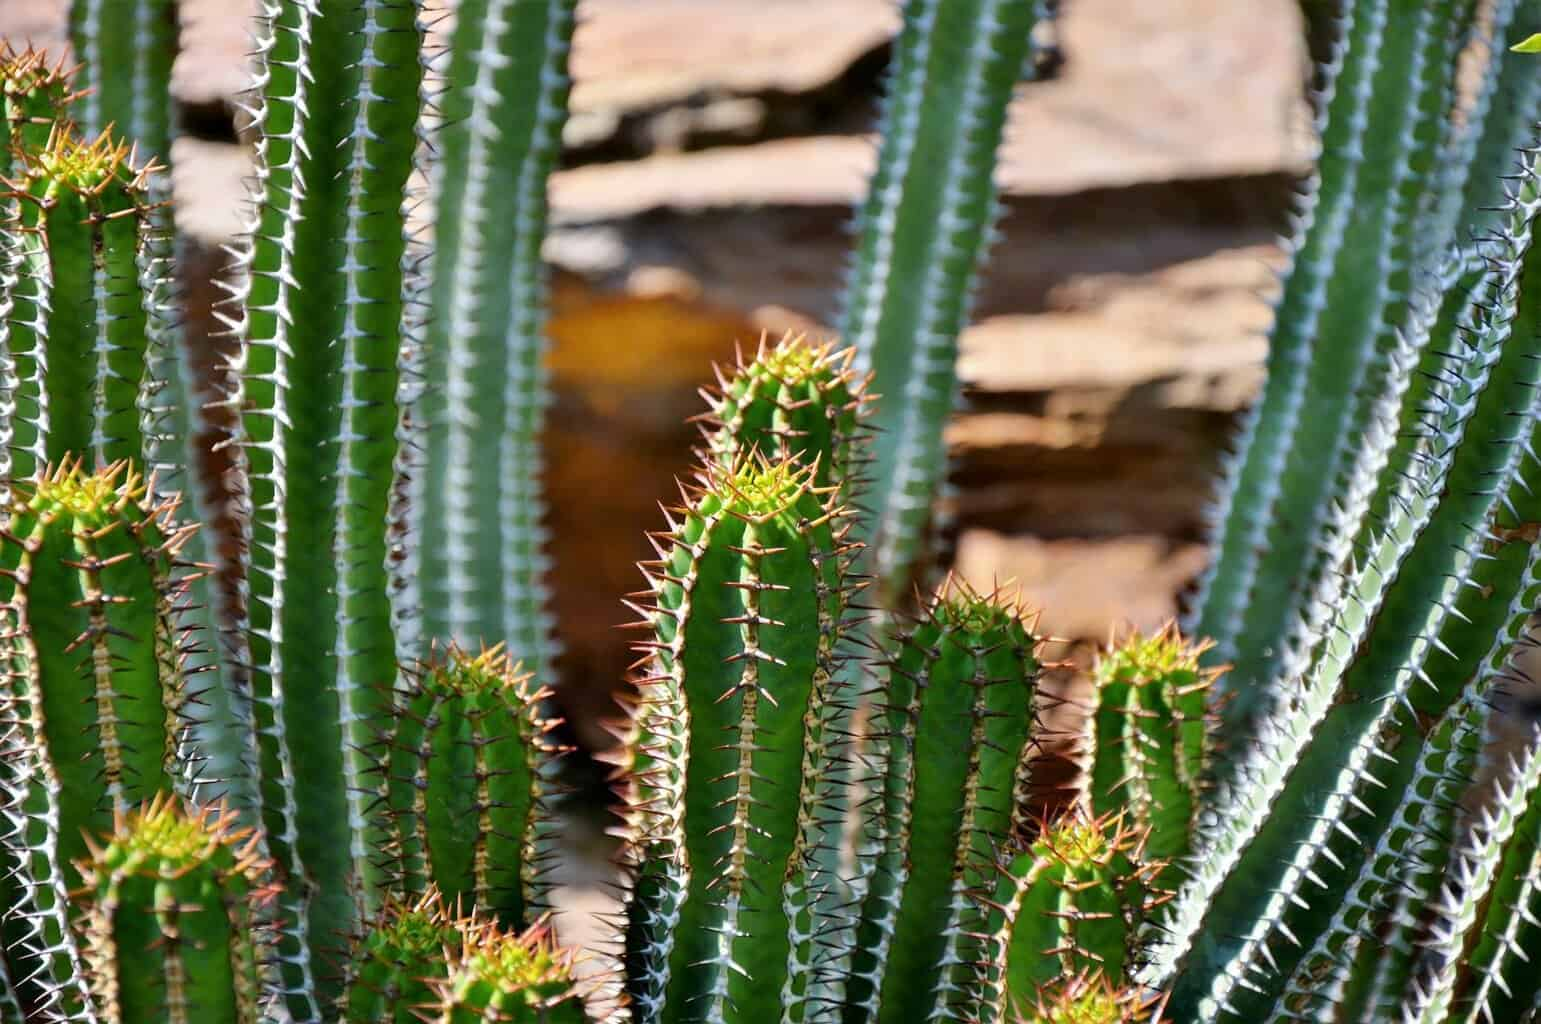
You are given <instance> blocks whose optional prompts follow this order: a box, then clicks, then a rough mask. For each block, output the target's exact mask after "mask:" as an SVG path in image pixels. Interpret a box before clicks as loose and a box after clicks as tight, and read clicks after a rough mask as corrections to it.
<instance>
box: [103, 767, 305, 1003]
mask: <svg viewBox="0 0 1541 1024" xmlns="http://www.w3.org/2000/svg"><path fill="white" fill-rule="evenodd" d="M115 817H116V821H115V822H114V825H113V830H112V833H111V835H110V837H108V838H107V840H106V842H105V844H104V845H101V846H97V845H95V844H92V845H91V850H90V858H89V860H86V861H83V862H81V863H80V864H79V865H78V870H79V873H80V877H81V879H82V880H83V883H84V884H83V892H82V893H81V894H80V896H79V897H77V903H78V908H77V920H76V922H75V926H76V929H77V931H78V933H79V934H80V936H81V942H82V945H83V947H84V957H85V962H86V972H87V974H86V977H87V980H88V985H89V987H90V989H91V994H92V997H93V998H94V1000H95V1002H96V1005H97V1007H98V1009H99V1012H100V1013H101V1015H102V1018H103V1019H104V1020H111V1021H115V1022H121V1024H192V1022H194V1021H219V1022H229V1024H259V1022H260V1021H264V1020H270V1019H272V1018H271V1016H270V1015H271V1013H272V1002H273V997H274V995H275V992H274V989H273V987H272V984H271V981H270V972H271V969H272V966H273V964H272V935H271V922H270V921H269V918H268V913H269V909H270V908H269V904H270V903H271V899H272V896H273V895H274V888H273V887H272V885H271V884H270V883H269V882H268V880H267V868H268V864H267V862H266V861H265V860H264V859H263V858H262V857H261V856H260V855H259V854H258V853H257V852H256V847H257V844H256V842H255V839H256V836H255V834H254V833H252V832H251V831H249V830H246V829H240V828H237V827H236V824H235V816H234V815H233V814H230V813H227V812H224V811H220V810H217V809H214V808H205V809H202V810H191V809H186V808H183V807H181V806H179V804H178V802H177V801H176V800H174V799H172V798H171V797H169V796H168V795H167V794H164V793H162V794H158V795H157V796H155V797H153V798H152V799H151V800H150V802H149V803H147V804H145V805H143V806H142V807H138V808H134V809H132V810H127V811H125V810H122V809H119V810H118V811H116V812H115Z"/></svg>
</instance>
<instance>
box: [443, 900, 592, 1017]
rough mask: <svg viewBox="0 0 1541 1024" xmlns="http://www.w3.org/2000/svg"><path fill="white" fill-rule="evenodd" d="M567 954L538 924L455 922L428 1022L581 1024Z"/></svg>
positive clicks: (545, 929) (571, 964) (571, 959)
mask: <svg viewBox="0 0 1541 1024" xmlns="http://www.w3.org/2000/svg"><path fill="white" fill-rule="evenodd" d="M572 968H573V958H572V955H571V954H568V953H563V952H561V951H560V950H558V949H557V948H556V947H555V945H554V944H553V943H552V939H551V935H550V932H549V930H548V929H547V928H545V927H544V926H540V925H537V926H534V927H532V928H530V929H529V930H528V931H525V932H524V933H522V934H515V933H513V932H508V931H503V930H501V929H499V928H498V927H496V926H495V925H492V924H489V923H487V922H485V921H468V922H465V923H464V924H462V926H461V938H460V942H459V944H458V947H455V948H452V951H451V957H450V965H449V976H448V977H447V978H445V979H444V980H442V981H438V982H435V985H434V987H435V988H437V989H438V992H439V998H438V1003H437V1005H436V1006H435V1007H433V1009H432V1010H431V1011H430V1013H429V1015H428V1016H427V1017H425V1018H424V1019H425V1020H429V1021H432V1022H434V1024H476V1022H480V1021H503V1022H505V1024H583V1022H584V1019H585V1018H584V1012H583V1003H582V1001H581V1000H580V999H579V996H578V991H577V987H576V986H575V984H574V981H573V972H572Z"/></svg>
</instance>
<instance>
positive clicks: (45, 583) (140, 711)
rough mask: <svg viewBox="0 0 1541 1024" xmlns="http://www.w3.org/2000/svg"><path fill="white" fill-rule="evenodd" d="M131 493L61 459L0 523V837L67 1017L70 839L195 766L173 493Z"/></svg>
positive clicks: (112, 477)
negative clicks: (1, 793) (1, 727)
mask: <svg viewBox="0 0 1541 1024" xmlns="http://www.w3.org/2000/svg"><path fill="white" fill-rule="evenodd" d="M18 489H19V488H18ZM144 491H145V488H144V485H143V483H142V482H141V481H140V480H139V478H138V477H137V476H136V475H134V474H133V472H132V471H131V470H129V469H128V468H127V467H126V466H125V465H123V464H121V463H120V464H117V465H114V466H111V467H108V468H107V469H105V470H102V471H100V472H98V473H95V474H90V473H87V472H86V471H84V470H83V469H81V468H80V466H79V465H78V464H76V463H67V464H63V465H61V466H60V467H59V468H57V469H55V470H50V471H47V472H46V473H45V475H44V477H43V479H42V481H41V482H39V483H38V484H36V485H35V486H34V487H33V488H32V491H31V493H30V494H26V495H22V496H18V497H17V498H15V499H14V500H13V503H12V507H11V508H10V509H9V510H8V511H7V514H6V528H5V530H4V531H0V538H3V539H0V639H3V648H4V659H5V661H4V664H5V673H4V679H3V686H0V702H3V710H4V717H5V720H6V721H7V722H8V723H11V725H10V732H9V733H8V735H7V738H6V748H5V756H6V758H7V759H8V760H9V761H10V762H11V763H13V764H15V765H17V766H18V767H19V771H18V774H17V776H16V777H15V778H14V779H9V780H7V786H8V789H9V793H8V797H9V799H8V800H7V802H6V808H5V814H6V816H7V818H8V822H9V830H8V831H9V835H8V836H7V839H6V845H7V846H8V847H9V848H10V849H11V850H12V851H13V852H14V853H15V854H16V855H17V856H18V857H19V858H20V864H19V870H18V876H19V878H20V879H21V882H22V887H23V890H24V892H23V900H24V906H25V908H26V913H27V920H28V922H29V927H30V930H31V933H32V934H31V935H30V936H29V937H28V938H27V939H26V940H25V942H26V946H27V948H28V949H29V950H31V951H32V952H33V953H34V954H37V955H43V957H44V959H43V964H44V967H45V968H46V970H48V971H50V972H53V981H52V984H51V987H52V988H53V990H54V991H53V992H52V993H51V994H50V999H51V1000H52V999H54V998H55V997H57V999H58V1000H62V1002H61V1003H60V1004H59V1007H58V1009H59V1011H60V1012H64V1013H67V1014H68V1013H72V1012H74V1011H73V1010H72V1009H71V1007H72V1006H77V1005H78V1001H74V1000H72V999H71V997H70V995H69V993H68V992H65V991H63V990H62V989H61V988H60V986H67V985H68V984H70V978H71V977H72V976H75V975H76V972H78V969H79V963H78V959H77V958H76V956H75V954H74V952H73V949H72V946H71V944H70V942H69V938H68V935H67V932H66V930H65V928H64V922H63V914H64V910H65V907H64V904H65V895H64V894H65V893H66V892H67V891H68V890H69V889H71V888H72V887H74V886H75V885H76V884H77V883H78V879H77V878H76V877H75V875H74V868H73V867H71V866H70V865H71V864H72V862H74V861H76V860H79V859H81V858H82V857H84V856H85V854H86V846H85V839H84V834H85V833H95V834H100V833H102V832H105V831H107V830H108V829H109V828H111V827H112V823H113V817H112V816H113V813H114V811H115V810H119V811H121V810H123V809H125V808H127V807H130V806H133V805H136V804H139V803H141V802H143V801H145V800H147V799H149V798H151V797H152V796H154V795H155V794H156V793H159V792H163V791H183V792H185V791H186V790H187V789H188V787H189V786H190V784H191V780H192V778H193V776H194V774H195V772H196V767H197V766H196V763H193V762H192V761H191V759H190V757H189V756H188V754H187V751H186V749H185V745H186V739H187V732H188V728H189V719H188V709H189V705H190V704H192V703H193V702H194V701H195V700H196V695H195V694H193V693H191V692H190V689H189V686H188V684H187V680H186V678H185V672H184V670H183V659H184V656H185V654H186V651H187V648H188V645H189V643H190V639H191V638H189V637H188V636H187V635H186V634H185V632H184V630H183V628H182V626H181V624H180V622H179V613H180V611H181V609H180V607H179V605H180V604H181V601H182V599H183V595H184V592H185V586H186V579H185V577H184V576H183V575H182V570H181V567H180V565H179V562H178V558H177V553H178V550H179V549H180V547H181V545H182V544H183V542H184V541H185V539H186V537H187V534H188V528H185V527H182V526H179V525H177V524H176V523H175V521H174V520H173V518H172V516H173V514H174V511H175V506H174V503H172V502H166V503H163V504H159V505H150V504H147V503H146V502H145V501H144V500H143V496H144ZM45 954H46V955H45Z"/></svg>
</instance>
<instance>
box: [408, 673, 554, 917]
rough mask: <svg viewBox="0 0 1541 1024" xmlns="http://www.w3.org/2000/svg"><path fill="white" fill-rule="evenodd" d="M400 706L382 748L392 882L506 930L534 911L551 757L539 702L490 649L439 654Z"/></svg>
mask: <svg viewBox="0 0 1541 1024" xmlns="http://www.w3.org/2000/svg"><path fill="white" fill-rule="evenodd" d="M410 686H411V688H410V689H409V690H408V691H407V692H406V693H405V694H404V695H403V696H402V697H401V698H399V699H400V707H399V709H398V710H397V712H396V723H395V728H394V734H393V735H392V737H391V739H390V744H389V748H390V754H389V758H390V761H389V771H390V775H391V778H390V785H391V789H392V812H393V816H394V818H395V824H396V830H397V833H398V838H397V840H396V841H397V842H399V843H400V844H401V852H400V863H401V873H402V880H401V884H402V886H403V887H404V888H405V890H406V891H407V892H409V893H423V892H427V891H429V890H431V889H436V890H437V891H439V892H441V893H442V894H443V897H444V899H445V901H446V902H448V903H450V904H451V905H454V906H458V907H460V908H462V909H463V910H466V911H470V910H473V909H474V910H475V911H477V912H478V913H480V914H482V915H483V916H486V917H488V918H490V919H495V920H498V921H502V922H504V923H506V924H508V925H510V926H513V925H518V924H520V923H523V922H525V921H528V920H530V919H532V918H533V917H534V916H535V914H536V913H538V912H539V911H540V910H542V909H545V906H544V905H545V902H546V894H545V889H546V888H547V884H546V883H545V881H544V879H543V875H544V873H545V872H544V869H546V868H549V864H548V863H546V861H548V860H549V858H550V856H551V855H552V850H551V849H550V833H551V831H552V828H553V821H552V808H551V806H550V798H551V796H552V794H551V792H550V788H551V786H552V781H553V776H554V773H555V759H556V757H557V756H558V754H559V753H560V751H559V749H558V747H557V745H556V744H555V743H554V742H553V741H552V740H551V738H550V736H549V733H550V732H551V730H552V729H553V728H555V727H556V725H557V724H558V723H557V722H556V721H554V720H552V719H548V718H546V717H544V715H543V713H542V711H541V706H542V704H543V703H544V702H545V701H546V699H547V698H548V697H549V696H550V694H549V692H548V691H545V690H537V689H535V688H534V687H533V686H532V685H531V684H530V677H529V676H528V675H524V674H522V673H521V672H520V670H519V668H518V667H517V666H515V665H514V664H512V662H511V661H510V660H509V657H508V655H507V653H506V652H504V650H503V649H502V647H501V646H499V647H492V648H488V649H486V650H483V651H482V652H481V653H480V654H478V655H476V656H474V657H473V656H472V655H470V654H468V653H467V652H465V651H462V650H461V649H460V648H458V647H454V646H451V647H449V649H448V650H447V651H445V652H444V654H443V655H442V657H440V658H438V659H436V660H434V661H433V662H431V663H430V664H429V665H427V666H426V667H425V668H424V670H423V671H422V672H421V673H420V674H419V675H418V677H417V679H416V680H415V681H413V682H412V683H411V684H410Z"/></svg>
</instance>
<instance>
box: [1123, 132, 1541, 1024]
mask: <svg viewBox="0 0 1541 1024" xmlns="http://www.w3.org/2000/svg"><path fill="white" fill-rule="evenodd" d="M1524 157H1525V160H1524V165H1525V166H1524V174H1523V175H1522V176H1521V178H1520V179H1519V180H1518V182H1517V183H1516V184H1515V186H1514V188H1515V196H1514V198H1513V199H1512V200H1511V201H1510V202H1509V203H1508V204H1507V206H1506V208H1505V211H1504V217H1505V220H1506V222H1507V227H1506V230H1505V234H1504V236H1503V237H1502V238H1500V239H1499V240H1498V241H1497V242H1496V243H1495V250H1496V255H1495V256H1494V257H1493V259H1494V266H1493V274H1494V277H1495V281H1496V282H1497V286H1496V288H1495V289H1494V290H1493V294H1492V296H1491V301H1490V302H1488V303H1487V304H1486V305H1484V306H1482V307H1481V308H1479V309H1478V310H1477V311H1476V315H1475V316H1474V317H1473V319H1472V320H1471V321H1470V322H1471V323H1472V327H1471V328H1470V329H1469V330H1467V331H1465V332H1464V333H1463V334H1462V336H1461V337H1460V339H1459V350H1458V351H1457V352H1456V353H1454V354H1453V355H1454V357H1455V359H1456V364H1455V365H1453V366H1452V369H1451V372H1450V373H1448V374H1446V375H1444V376H1442V377H1441V378H1440V380H1439V381H1438V382H1437V386H1436V387H1435V388H1434V389H1433V393H1432V394H1431V396H1430V402H1431V410H1430V414H1429V418H1428V423H1429V425H1430V426H1431V428H1432V429H1431V433H1430V436H1429V438H1428V439H1427V442H1426V446H1425V447H1424V448H1423V450H1422V452H1421V453H1420V454H1419V457H1418V459H1417V460H1415V462H1414V463H1413V465H1412V467H1411V469H1410V472H1409V473H1408V474H1407V476H1406V478H1405V479H1404V480H1403V481H1402V485H1401V487H1400V489H1399V493H1398V495H1397V498H1396V500H1395V501H1393V502H1392V503H1391V505H1390V507H1391V510H1392V515H1391V517H1390V519H1389V520H1388V521H1387V522H1386V523H1385V524H1384V526H1383V528H1382V530H1381V532H1380V533H1379V535H1378V536H1377V537H1376V540H1375V542H1374V544H1373V546H1372V547H1371V548H1370V549H1368V550H1367V551H1365V552H1363V553H1362V554H1361V555H1359V556H1358V557H1357V558H1356V560H1355V561H1354V562H1353V563H1352V564H1350V565H1348V566H1346V567H1344V568H1345V569H1346V570H1347V571H1346V579H1345V583H1344V588H1345V594H1346V598H1345V600H1344V602H1343V605H1342V610H1341V612H1340V613H1339V614H1338V615H1337V616H1336V617H1335V619H1334V621H1333V622H1332V629H1331V630H1330V631H1329V633H1328V634H1327V635H1326V636H1325V637H1324V639H1323V641H1322V643H1321V645H1320V648H1319V650H1318V651H1317V654H1316V657H1315V659H1314V661H1313V663H1312V665H1311V668H1310V671H1309V673H1308V674H1307V676H1306V677H1305V678H1304V679H1303V680H1302V682H1301V683H1300V685H1299V686H1298V687H1296V689H1295V699H1294V700H1293V701H1292V702H1291V703H1290V704H1288V705H1286V706H1282V707H1281V708H1280V710H1279V711H1278V713H1277V714H1276V715H1274V716H1273V717H1271V718H1269V719H1267V720H1265V721H1264V722H1263V726H1264V731H1263V734H1262V736H1261V737H1260V739H1259V741H1258V743H1257V746H1256V748H1255V751H1254V753H1253V754H1252V755H1251V756H1249V757H1248V759H1247V760H1246V761H1245V762H1244V764H1243V765H1242V766H1241V768H1240V770H1239V771H1238V779H1237V781H1236V783H1235V785H1234V786H1232V787H1230V788H1229V791H1228V792H1227V793H1225V794H1222V796H1221V799H1220V800H1219V801H1218V802H1217V805H1216V808H1215V810H1214V811H1213V815H1212V819H1213V820H1212V823H1213V826H1214V828H1213V830H1212V831H1211V832H1210V833H1209V836H1208V839H1207V840H1206V843H1205V845H1204V847H1203V848H1202V849H1201V850H1200V856H1199V857H1197V858H1196V859H1195V861H1194V878H1193V880H1192V881H1191V882H1190V884H1189V885H1188V886H1187V887H1185V889H1184V891H1183V893H1182V894H1181V895H1180V896H1179V899H1178V900H1177V902H1176V904H1175V906H1174V912H1173V915H1172V919H1171V921H1170V922H1169V926H1168V931H1167V934H1166V935H1165V936H1164V937H1163V938H1162V939H1161V941H1160V942H1159V943H1158V945H1157V949H1156V951H1155V952H1156V957H1155V967H1154V969H1153V970H1152V971H1151V972H1150V978H1151V979H1152V980H1161V979H1166V980H1173V981H1174V982H1175V986H1174V989H1173V1003H1172V1005H1173V1011H1174V1012H1177V1013H1192V1012H1199V1011H1202V1012H1207V1013H1214V1012H1218V1011H1219V1010H1221V1009H1226V1010H1229V1011H1230V1012H1233V1013H1240V1014H1245V1013H1248V1012H1250V1010H1251V1009H1252V1008H1253V1007H1254V1006H1256V1005H1259V1004H1262V1002H1263V1001H1264V1000H1267V999H1271V998H1273V997H1274V996H1275V995H1276V994H1277V991H1278V987H1279V986H1280V985H1281V984H1282V983H1283V981H1284V979H1285V978H1287V976H1288V974H1289V972H1290V970H1291V969H1292V967H1293V965H1294V964H1295V963H1296V962H1297V961H1298V960H1299V958H1300V957H1301V955H1302V954H1303V952H1304V951H1305V949H1306V948H1309V946H1310V945H1311V944H1312V943H1313V942H1314V941H1315V940H1316V938H1317V936H1318V935H1319V934H1320V932H1321V931H1322V930H1323V929H1325V928H1327V927H1329V926H1330V919H1331V911H1332V910H1333V909H1335V908H1334V907H1332V906H1331V905H1330V904H1331V901H1330V900H1326V899H1324V898H1322V897H1321V896H1320V895H1319V893H1328V892H1331V891H1334V890H1333V885H1334V882H1335V881H1337V880H1340V879H1344V878H1346V877H1351V876H1350V875H1349V873H1350V872H1354V871H1357V870H1358V866H1359V865H1360V864H1361V863H1362V862H1363V860H1364V859H1365V858H1366V856H1367V855H1368V851H1369V849H1370V848H1373V846H1374V845H1375V843H1376V842H1377V841H1378V838H1379V836H1380V835H1381V834H1383V832H1384V830H1385V829H1386V827H1388V824H1389V822H1390V821H1391V820H1392V816H1391V813H1390V810H1391V808H1394V807H1395V804H1396V801H1397V800H1398V799H1399V798H1400V795H1401V793H1402V792H1404V791H1405V788H1406V785H1407V783H1408V780H1409V779H1410V778H1411V777H1412V775H1413V773H1414V771H1415V769H1416V765H1417V753H1418V750H1419V748H1420V746H1421V745H1422V743H1423V742H1424V740H1425V732H1424V725H1423V723H1424V722H1426V721H1427V720H1428V719H1429V718H1430V717H1437V716H1439V715H1441V714H1442V713H1443V712H1444V710H1445V709H1446V708H1448V707H1450V706H1451V705H1453V704H1454V703H1455V702H1456V701H1457V700H1458V699H1461V697H1462V693H1463V690H1464V689H1466V688H1467V683H1468V681H1471V685H1472V686H1474V687H1478V688H1479V689H1478V690H1477V694H1478V695H1480V693H1481V689H1480V688H1482V687H1486V686H1487V685H1489V682H1490V680H1491V678H1492V675H1493V673H1494V672H1496V671H1497V670H1498V667H1499V665H1500V664H1501V662H1502V658H1503V656H1504V654H1505V653H1506V652H1507V649H1508V646H1509V644H1510V643H1511V642H1512V640H1513V638H1514V637H1515V636H1517V635H1518V634H1519V632H1520V629H1521V627H1522V626H1523V624H1524V621H1525V619H1526V617H1527V616H1528V614H1529V612H1530V610H1531V609H1530V604H1529V603H1528V602H1527V600H1526V599H1525V594H1526V593H1527V590H1526V588H1527V587H1529V586H1531V585H1532V584H1533V579H1534V566H1533V560H1534V548H1535V546H1534V545H1532V544H1529V543H1528V542H1526V538H1527V537H1529V536H1530V535H1531V534H1530V530H1531V529H1532V527H1530V526H1528V525H1527V524H1533V523H1534V522H1537V521H1541V507H1538V503H1537V500H1536V498H1534V497H1533V496H1532V494H1531V491H1532V488H1533V478H1534V474H1535V467H1534V466H1533V465H1532V457H1531V456H1530V454H1529V453H1530V452H1531V451H1534V450H1536V444H1537V435H1536V432H1537V419H1536V409H1535V407H1534V401H1533V393H1534V391H1535V389H1536V388H1537V387H1538V386H1541V368H1538V360H1537V359H1536V350H1535V338H1536V331H1537V327H1536V324H1537V317H1538V316H1541V309H1538V306H1537V304H1536V302H1535V296H1536V295H1538V294H1541V276H1538V275H1541V256H1538V255H1537V253H1536V250H1535V248H1534V247H1533V246H1532V244H1531V240H1532V231H1533V218H1534V216H1535V214H1536V211H1537V209H1538V208H1541V198H1538V191H1537V183H1536V174H1535V161H1536V154H1535V152H1534V151H1529V152H1527V153H1526V154H1525V155H1524ZM1495 637H1496V638H1497V640H1496V641H1495V640H1494V638H1495ZM1365 808H1369V811H1368V812H1365V810H1364V809H1365ZM1355 809H1357V810H1358V811H1359V813H1358V814H1357V815H1356V816H1355V817H1354V823H1353V825H1352V827H1350V825H1349V824H1348V823H1347V822H1345V820H1344V816H1345V815H1350V814H1352V813H1353V812H1354V810H1355ZM1343 884H1345V885H1346V884H1347V882H1346V881H1345V882H1344V883H1343ZM1307 886H1310V887H1311V888H1307ZM1313 900H1314V902H1313ZM1218 921H1226V922H1231V924H1230V925H1228V926H1225V927H1223V928H1216V927H1213V923H1214V922H1218ZM1237 921H1242V922H1248V924H1247V926H1246V928H1245V930H1238V929H1236V928H1235V927H1234V923H1235V922H1237ZM1243 980H1245V982H1246V984H1245V985H1242V982H1243Z"/></svg>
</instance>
